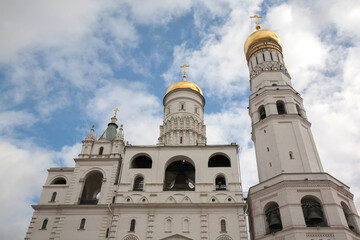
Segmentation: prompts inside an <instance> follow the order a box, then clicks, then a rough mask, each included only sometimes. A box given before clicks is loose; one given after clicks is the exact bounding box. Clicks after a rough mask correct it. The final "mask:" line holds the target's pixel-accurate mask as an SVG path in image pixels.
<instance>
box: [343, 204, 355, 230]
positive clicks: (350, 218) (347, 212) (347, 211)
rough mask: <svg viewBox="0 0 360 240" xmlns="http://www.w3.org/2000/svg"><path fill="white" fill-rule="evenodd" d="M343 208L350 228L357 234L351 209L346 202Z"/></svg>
mask: <svg viewBox="0 0 360 240" xmlns="http://www.w3.org/2000/svg"><path fill="white" fill-rule="evenodd" d="M341 206H342V208H343V211H344V215H345V219H346V222H347V225H348V227H349V228H350V230H351V231H354V232H356V228H355V224H354V218H353V214H352V213H351V211H350V209H349V207H348V206H347V205H346V204H345V203H344V202H341Z"/></svg>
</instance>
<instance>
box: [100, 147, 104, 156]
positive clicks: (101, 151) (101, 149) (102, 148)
mask: <svg viewBox="0 0 360 240" xmlns="http://www.w3.org/2000/svg"><path fill="white" fill-rule="evenodd" d="M103 152H104V147H100V148H99V155H102V154H103Z"/></svg>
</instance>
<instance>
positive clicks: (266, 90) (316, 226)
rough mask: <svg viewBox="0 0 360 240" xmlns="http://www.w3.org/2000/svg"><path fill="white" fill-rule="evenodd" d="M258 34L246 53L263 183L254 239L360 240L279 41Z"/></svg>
mask: <svg viewBox="0 0 360 240" xmlns="http://www.w3.org/2000/svg"><path fill="white" fill-rule="evenodd" d="M254 17H256V23H257V24H256V29H257V31H256V32H254V33H252V34H251V35H250V36H249V37H248V38H247V40H246V42H245V46H244V51H245V54H246V60H247V62H248V67H249V72H250V90H251V92H252V94H251V96H250V98H249V114H250V117H251V120H252V140H253V141H254V144H255V151H256V160H257V167H258V175H259V181H260V183H259V184H257V185H255V186H253V187H251V188H250V190H249V196H248V203H249V213H250V214H249V215H250V233H251V237H252V239H301V240H303V239H308V240H315V239H316V240H320V239H327V240H330V239H331V240H334V239H349V240H350V239H351V240H354V239H360V235H359V230H360V229H359V223H360V221H359V216H358V215H357V212H356V209H355V206H354V202H353V195H352V194H351V193H350V192H349V187H348V186H346V185H345V184H344V183H342V182H340V181H339V180H337V179H335V178H334V177H332V176H331V175H329V174H327V173H326V172H324V170H323V167H322V164H321V161H320V158H319V155H318V152H317V149H316V146H315V142H314V139H313V136H312V133H311V130H310V126H311V124H310V122H309V121H308V119H307V116H306V112H305V108H304V105H303V100H302V98H301V96H300V94H299V93H298V92H297V91H296V90H295V89H293V87H292V84H291V78H290V75H289V73H288V71H287V69H286V67H285V63H284V58H283V54H282V47H281V42H280V39H279V37H278V36H277V35H276V34H275V33H274V32H272V31H269V30H261V29H260V25H259V23H258V21H257V17H259V16H257V15H255V16H254Z"/></svg>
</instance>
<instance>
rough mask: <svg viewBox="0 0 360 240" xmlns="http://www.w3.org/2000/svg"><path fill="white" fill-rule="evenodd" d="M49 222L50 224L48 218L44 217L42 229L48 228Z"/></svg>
mask: <svg viewBox="0 0 360 240" xmlns="http://www.w3.org/2000/svg"><path fill="white" fill-rule="evenodd" d="M47 224H48V220H47V218H46V219H44V221H43V223H42V225H41V229H46V226H47Z"/></svg>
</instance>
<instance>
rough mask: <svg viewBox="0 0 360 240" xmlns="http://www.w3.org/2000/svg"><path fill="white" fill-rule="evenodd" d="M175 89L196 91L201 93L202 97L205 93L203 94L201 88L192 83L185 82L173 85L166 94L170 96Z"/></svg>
mask: <svg viewBox="0 0 360 240" xmlns="http://www.w3.org/2000/svg"><path fill="white" fill-rule="evenodd" d="M175 89H191V90H194V91H196V92H198V93H200V94H201V96H203V93H202V91H201V89H200V87H199V86H198V85H196V84H195V83H193V82H190V81H186V80H183V81H179V82H176V83H173V84H172V85H171V86H170V87H169V88H168V90H167V91H166V94H168V93H169V92H171V91H174V90H175ZM166 94H165V95H166Z"/></svg>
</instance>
